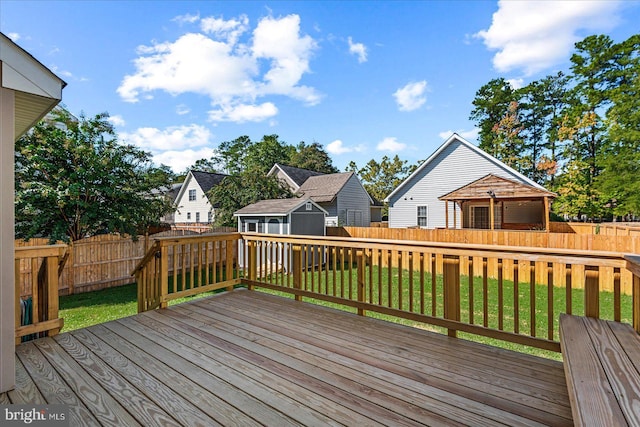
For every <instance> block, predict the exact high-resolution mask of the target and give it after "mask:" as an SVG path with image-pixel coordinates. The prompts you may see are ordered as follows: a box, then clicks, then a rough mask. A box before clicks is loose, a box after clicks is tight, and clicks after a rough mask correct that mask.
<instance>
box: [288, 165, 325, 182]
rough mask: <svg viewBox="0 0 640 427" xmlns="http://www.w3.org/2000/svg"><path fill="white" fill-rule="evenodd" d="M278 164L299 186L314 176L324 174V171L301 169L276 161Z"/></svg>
mask: <svg viewBox="0 0 640 427" xmlns="http://www.w3.org/2000/svg"><path fill="white" fill-rule="evenodd" d="M276 166H278V167H279V168H280V169H281V170H282V172H284V173H286V174H287V175H288V176H289V178H291V179H292V180H293V182H295V183H296V185H297V186H298V187H300V186H301V185H302V184H304V182H305V181H306V180H307V179H309V178H310V177H312V176H318V175H324V174H323V173H322V172H316V171H312V170H309V169H300V168H296V167H293V166H287V165H281V164H279V163H276Z"/></svg>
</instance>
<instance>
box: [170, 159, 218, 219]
mask: <svg viewBox="0 0 640 427" xmlns="http://www.w3.org/2000/svg"><path fill="white" fill-rule="evenodd" d="M225 176H226V175H224V174H220V173H212V172H201V171H189V173H188V174H187V177H186V178H185V180H184V182H183V183H182V186H181V187H180V191H178V195H177V196H176V199H175V206H176V212H175V214H174V221H173V222H174V224H211V223H212V222H213V220H214V219H215V206H213V205H212V204H211V202H210V201H209V198H208V197H207V192H208V191H209V190H211V189H212V188H213V187H214V186H216V185H218V184H220V183H221V182H222V180H223V179H224V177H225Z"/></svg>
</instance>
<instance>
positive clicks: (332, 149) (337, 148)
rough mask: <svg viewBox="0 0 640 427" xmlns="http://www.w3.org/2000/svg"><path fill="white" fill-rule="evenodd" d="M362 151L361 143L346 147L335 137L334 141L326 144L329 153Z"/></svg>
mask: <svg viewBox="0 0 640 427" xmlns="http://www.w3.org/2000/svg"><path fill="white" fill-rule="evenodd" d="M362 151H364V146H363V145H362V144H360V145H356V146H353V147H347V146H345V145H344V142H342V141H341V140H339V139H336V140H335V141H332V142H330V143H328V144H327V152H328V153H329V154H335V155H339V154H345V153H360V152H362Z"/></svg>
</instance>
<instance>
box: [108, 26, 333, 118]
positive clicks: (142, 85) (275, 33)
mask: <svg viewBox="0 0 640 427" xmlns="http://www.w3.org/2000/svg"><path fill="white" fill-rule="evenodd" d="M201 29H202V31H203V32H204V33H206V34H204V33H187V34H184V35H182V36H181V37H179V38H178V39H177V40H175V41H172V42H171V41H168V42H164V43H155V44H153V45H152V46H140V47H139V48H138V49H137V53H138V55H139V57H138V58H136V59H135V60H134V61H133V63H134V66H135V72H134V73H133V74H129V75H126V76H125V77H124V78H123V80H122V83H121V84H120V87H118V94H119V95H120V96H121V97H122V99H124V100H125V101H127V102H138V101H139V100H140V99H141V98H142V99H144V98H145V97H148V96H150V95H151V93H152V92H153V91H156V90H161V91H165V92H168V93H170V94H172V95H180V94H183V93H197V94H202V95H206V96H208V97H209V98H210V100H211V105H212V107H213V111H212V112H210V117H211V119H212V120H235V118H238V120H239V121H247V120H256V119H257V118H259V117H262V119H263V120H264V119H266V118H269V117H271V116H272V115H273V114H277V111H278V110H277V107H276V106H275V105H274V104H273V103H271V102H263V103H256V100H257V99H258V98H261V97H265V96H270V95H284V96H288V97H290V98H294V99H297V100H301V101H303V102H304V103H306V104H308V105H314V104H317V103H318V102H319V101H320V98H321V95H320V94H319V93H318V92H317V91H316V90H315V89H314V88H312V87H308V86H304V85H300V84H299V83H300V80H301V79H302V77H303V75H304V74H305V73H308V72H309V71H310V68H309V61H310V59H311V56H312V53H313V51H314V50H315V49H316V48H317V43H316V42H315V40H313V39H312V38H311V37H310V36H307V35H301V34H300V18H299V17H298V16H297V15H289V16H285V17H282V18H273V17H270V16H268V17H265V18H262V19H261V20H260V21H259V22H258V23H257V25H256V27H255V29H254V30H253V32H252V37H251V38H250V40H249V43H248V44H244V43H241V42H240V41H239V39H240V38H241V36H246V37H247V38H248V35H247V34H245V33H248V30H249V20H248V18H247V17H246V16H244V15H243V16H241V17H239V18H237V19H231V20H226V21H225V20H224V19H222V18H202V19H201ZM265 64H266V66H265Z"/></svg>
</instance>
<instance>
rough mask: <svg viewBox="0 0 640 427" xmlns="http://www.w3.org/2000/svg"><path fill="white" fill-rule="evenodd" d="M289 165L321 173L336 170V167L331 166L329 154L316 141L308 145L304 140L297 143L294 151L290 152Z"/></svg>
mask: <svg viewBox="0 0 640 427" xmlns="http://www.w3.org/2000/svg"><path fill="white" fill-rule="evenodd" d="M289 166H294V167H296V168H301V169H308V170H312V171H316V172H322V173H337V172H338V169H337V168H336V167H335V166H333V162H332V161H331V157H329V154H327V152H326V151H325V149H324V148H322V145H320V144H318V143H317V142H314V143H313V144H309V145H307V144H306V143H305V142H304V141H301V142H300V143H298V145H297V146H296V148H295V151H294V152H292V153H291V158H290V160H289Z"/></svg>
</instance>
